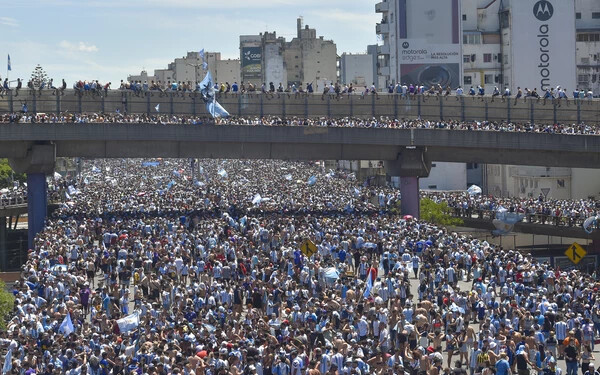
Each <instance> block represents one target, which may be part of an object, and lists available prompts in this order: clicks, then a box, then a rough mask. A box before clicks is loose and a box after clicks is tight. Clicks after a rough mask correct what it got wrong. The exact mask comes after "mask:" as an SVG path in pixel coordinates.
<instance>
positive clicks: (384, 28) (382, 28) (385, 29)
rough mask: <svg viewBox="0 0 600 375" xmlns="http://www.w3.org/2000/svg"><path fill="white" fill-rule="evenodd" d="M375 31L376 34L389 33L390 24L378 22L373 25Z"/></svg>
mask: <svg viewBox="0 0 600 375" xmlns="http://www.w3.org/2000/svg"><path fill="white" fill-rule="evenodd" d="M375 32H376V33H377V34H389V33H390V24H389V23H378V24H377V26H375Z"/></svg>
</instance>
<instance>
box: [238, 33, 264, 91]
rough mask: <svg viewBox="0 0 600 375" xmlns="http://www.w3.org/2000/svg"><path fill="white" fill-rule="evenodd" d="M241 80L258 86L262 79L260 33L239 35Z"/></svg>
mask: <svg viewBox="0 0 600 375" xmlns="http://www.w3.org/2000/svg"><path fill="white" fill-rule="evenodd" d="M240 61H241V68H242V70H241V80H242V81H243V82H245V83H252V84H253V85H255V86H258V87H260V85H261V84H262V83H263V82H264V79H263V51H262V34H261V35H240Z"/></svg>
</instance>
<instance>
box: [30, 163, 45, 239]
mask: <svg viewBox="0 0 600 375" xmlns="http://www.w3.org/2000/svg"><path fill="white" fill-rule="evenodd" d="M47 212H48V189H47V185H46V174H45V173H28V174H27V225H28V242H27V244H28V246H29V248H30V249H33V242H34V239H35V236H36V235H37V234H38V233H39V232H41V231H42V230H43V229H44V224H45V221H46V213H47Z"/></svg>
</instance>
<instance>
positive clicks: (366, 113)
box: [0, 89, 600, 124]
mask: <svg viewBox="0 0 600 375" xmlns="http://www.w3.org/2000/svg"><path fill="white" fill-rule="evenodd" d="M38 94H39V92H38V91H35V95H34V92H33V91H31V90H26V89H23V90H21V91H20V92H19V96H15V95H16V93H15V92H14V90H13V91H10V92H9V93H8V95H5V96H4V98H0V115H1V114H3V113H9V112H15V111H20V110H21V108H22V105H23V104H27V107H28V110H29V111H30V112H44V113H51V114H53V113H56V114H58V113H62V112H69V113H115V112H116V111H119V112H120V113H146V114H157V112H156V110H155V107H156V106H157V105H159V108H160V114H165V115H168V114H177V115H187V116H208V113H207V112H206V108H205V106H204V103H203V102H202V100H201V99H200V97H199V96H198V94H197V93H189V92H188V93H185V94H184V93H172V92H167V93H166V94H164V95H161V94H160V93H159V92H148V93H141V94H140V95H135V94H134V93H132V92H131V91H125V90H110V91H108V93H106V94H105V93H102V96H100V95H92V94H89V93H88V94H86V95H78V94H75V92H74V91H73V90H65V95H64V96H61V95H58V96H54V95H52V90H43V91H42V92H41V95H38ZM219 103H221V104H222V105H223V107H224V108H225V109H227V110H228V111H229V113H231V114H232V115H235V116H269V115H273V116H281V117H293V116H299V117H317V116H327V117H345V116H350V117H362V118H368V117H379V116H386V117H390V118H397V119H411V118H417V117H420V118H422V119H425V120H436V121H437V120H446V121H447V120H457V121H506V122H518V123H528V122H532V123H537V124H556V123H581V122H585V123H588V124H596V123H598V122H599V121H600V100H588V99H580V100H577V101H575V100H573V99H569V103H568V104H567V102H566V101H564V100H563V101H561V102H559V101H554V102H552V101H551V100H548V101H544V100H539V101H538V100H535V99H533V100H529V99H528V100H526V101H525V100H523V99H521V100H518V101H517V102H516V103H515V102H514V98H512V99H511V100H507V101H505V102H502V101H501V100H499V99H496V100H494V101H492V98H491V97H489V96H487V97H485V98H484V100H479V98H477V99H475V100H473V98H469V97H462V98H460V99H459V100H456V98H455V97H453V96H451V97H448V98H442V99H441V100H437V99H436V98H435V97H431V98H428V97H426V96H416V97H412V98H403V97H402V96H400V95H395V94H384V93H380V94H379V95H378V96H377V97H375V96H373V95H371V96H366V97H362V96H361V95H360V94H355V95H350V96H343V97H342V98H336V97H335V96H329V95H326V96H322V95H321V94H317V93H315V94H309V95H305V94H299V95H293V94H292V95H290V96H288V95H287V94H281V95H278V94H275V95H270V94H267V95H263V94H260V93H256V92H255V93H247V94H243V95H234V94H227V95H225V94H222V95H219Z"/></svg>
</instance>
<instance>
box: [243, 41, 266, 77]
mask: <svg viewBox="0 0 600 375" xmlns="http://www.w3.org/2000/svg"><path fill="white" fill-rule="evenodd" d="M261 75H262V50H261V48H260V47H242V76H243V77H244V78H260V77H261Z"/></svg>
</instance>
